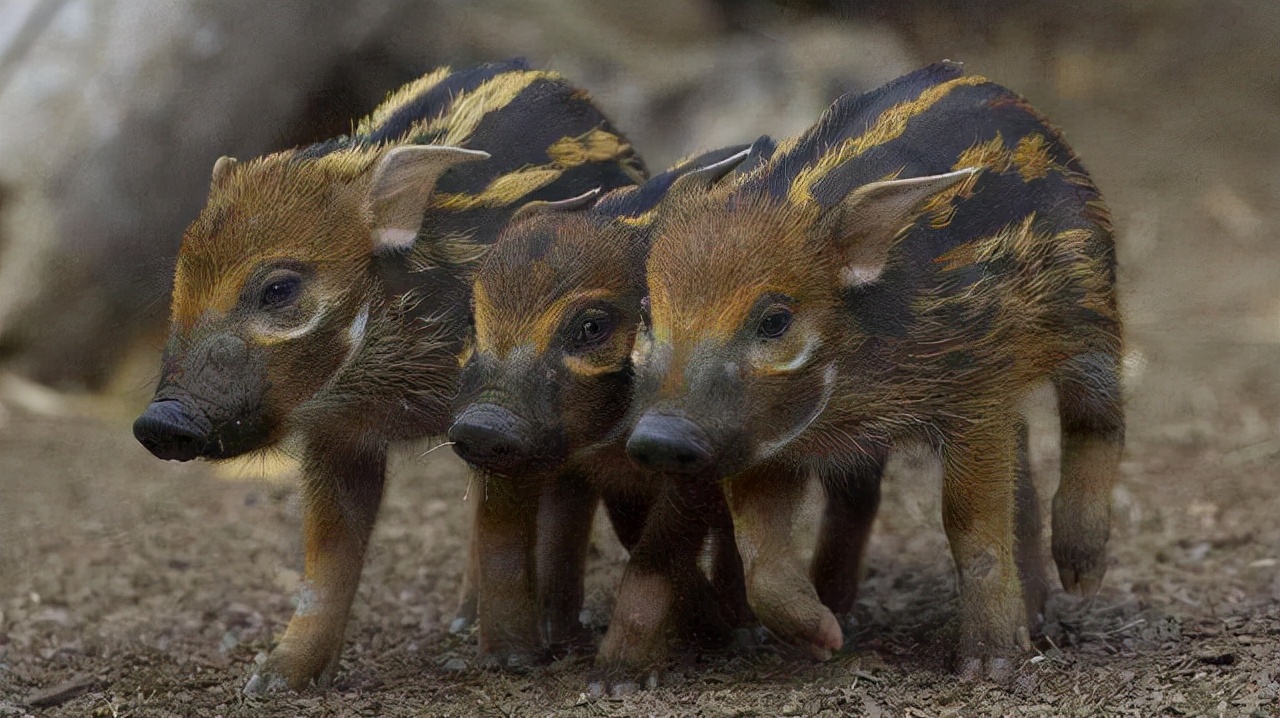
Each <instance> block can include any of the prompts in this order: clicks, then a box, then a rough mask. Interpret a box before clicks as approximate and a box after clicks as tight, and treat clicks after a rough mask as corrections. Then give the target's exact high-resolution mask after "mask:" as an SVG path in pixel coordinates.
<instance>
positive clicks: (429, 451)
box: [418, 441, 458, 459]
mask: <svg viewBox="0 0 1280 718" xmlns="http://www.w3.org/2000/svg"><path fill="white" fill-rule="evenodd" d="M456 443H458V442H456V441H442V442H440V443H439V444H436V445H435V446H433V447H431V448H430V449H427V450H426V451H424V452H422V453H421V454H418V458H419V459H421V458H422V457H424V456H426V455H427V454H430V453H431V452H433V451H435V450H436V449H443V448H444V447H446V446H453V445H454V444H456Z"/></svg>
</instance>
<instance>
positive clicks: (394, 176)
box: [369, 145, 489, 250]
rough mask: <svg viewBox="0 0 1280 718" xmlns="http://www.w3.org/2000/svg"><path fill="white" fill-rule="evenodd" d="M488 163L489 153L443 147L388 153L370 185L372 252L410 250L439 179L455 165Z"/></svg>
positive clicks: (418, 146)
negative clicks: (479, 161)
mask: <svg viewBox="0 0 1280 718" xmlns="http://www.w3.org/2000/svg"><path fill="white" fill-rule="evenodd" d="M487 159H489V153H488V152H481V151H480V150H468V149H463V148H461V147H449V146H445V145H408V146H404V147H395V148H393V149H391V150H388V151H387V153H386V154H384V155H383V156H382V159H380V160H378V164H377V165H376V166H374V168H373V179H372V180H371V182H370V185H369V209H370V211H371V212H372V213H373V244H374V249H375V250H377V249H408V248H409V247H411V246H413V241H414V239H416V238H417V236H418V229H419V228H421V227H422V214H423V212H425V211H426V208H427V200H429V199H431V193H432V192H433V191H434V190H435V187H436V181H437V180H439V179H440V175H442V174H444V173H445V171H446V170H448V169H449V168H451V167H453V166H455V165H459V164H462V163H464V162H475V161H476V160H487Z"/></svg>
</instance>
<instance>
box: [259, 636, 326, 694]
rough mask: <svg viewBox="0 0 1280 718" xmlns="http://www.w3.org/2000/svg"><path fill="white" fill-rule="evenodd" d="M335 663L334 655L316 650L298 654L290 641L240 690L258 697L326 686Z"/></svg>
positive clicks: (281, 646) (280, 647)
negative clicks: (328, 656) (324, 654)
mask: <svg viewBox="0 0 1280 718" xmlns="http://www.w3.org/2000/svg"><path fill="white" fill-rule="evenodd" d="M337 663H338V661H337V656H336V655H335V656H334V657H333V658H332V659H330V660H325V656H323V655H321V652H319V651H317V652H315V653H313V654H304V653H298V652H295V651H293V650H291V646H290V644H288V643H282V644H280V645H279V646H277V647H276V649H275V650H274V651H272V652H271V655H270V656H269V657H268V658H267V660H266V662H264V663H263V664H262V665H261V666H260V667H259V668H258V670H256V671H255V672H254V674H253V675H252V676H251V677H250V678H249V681H248V682H247V683H245V686H244V689H243V693H244V694H245V695H247V696H261V695H266V694H268V693H279V692H282V691H287V690H290V689H292V690H295V691H299V692H301V691H305V690H308V689H310V688H321V689H324V688H328V687H329V680H330V678H332V676H333V672H334V670H335V669H336V668H337Z"/></svg>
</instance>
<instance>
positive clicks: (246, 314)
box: [133, 146, 488, 461]
mask: <svg viewBox="0 0 1280 718" xmlns="http://www.w3.org/2000/svg"><path fill="white" fill-rule="evenodd" d="M487 156H488V155H486V154H485V153H483V152H476V151H471V150H465V149H461V148H457V147H443V146H409V147H397V148H394V149H390V150H385V149H376V148H375V149H371V150H368V151H343V152H335V153H332V154H330V155H326V156H324V157H320V158H304V157H302V156H299V155H298V154H297V153H295V152H286V153H280V154H277V155H271V156H268V157H264V158H261V159H257V160H253V161H251V162H246V163H237V162H236V161H235V160H232V159H230V158H226V157H224V158H222V159H220V160H218V162H217V164H215V165H214V169H213V182H212V188H211V190H210V195H209V199H208V203H207V205H206V206H205V208H204V210H203V211H202V212H201V213H200V216H199V217H198V218H197V219H196V220H195V222H193V223H192V224H191V226H190V227H189V228H188V229H187V232H186V234H185V236H184V237H183V242H182V247H181V250H180V251H179V255H178V263H177V270H176V273H175V276H174V288H173V298H172V306H171V317H170V329H169V338H168V343H167V345H166V347H165V351H164V359H163V366H162V373H161V378H160V382H159V386H158V387H157V388H156V393H155V396H154V399H153V401H152V402H151V404H150V405H149V406H148V407H147V408H146V410H145V411H144V412H143V413H142V415H141V416H140V417H138V419H137V421H136V422H135V423H134V427H133V428H134V435H135V436H136V437H137V439H138V441H139V442H141V443H142V445H143V446H145V447H146V448H147V449H148V450H149V451H150V452H151V453H153V454H155V455H156V456H158V457H160V458H162V459H174V460H179V461H186V460H189V459H194V458H209V459H220V458H228V457H233V456H237V455H239V454H243V453H246V452H250V451H254V450H257V449H261V448H265V447H268V446H270V445H272V444H274V443H276V442H277V441H279V440H280V439H281V438H283V437H284V436H285V435H287V434H288V433H289V431H290V430H291V428H293V427H292V426H291V423H290V421H289V419H290V415H291V413H292V412H293V411H294V410H295V409H296V408H297V407H298V406H299V405H300V404H301V403H303V402H304V401H306V400H307V399H308V398H310V397H312V396H314V395H315V394H316V393H317V392H318V391H319V390H320V389H321V388H322V387H324V386H325V384H326V383H327V382H329V381H330V379H331V378H332V377H333V376H334V374H335V372H337V371H338V370H339V368H340V367H341V366H342V365H343V364H344V363H345V362H347V361H350V360H351V359H352V357H353V356H354V355H355V354H356V353H357V352H358V351H359V349H360V348H361V346H362V345H363V343H364V342H365V340H366V334H367V333H368V332H369V331H370V328H371V324H372V321H373V320H372V318H371V317H370V309H371V307H370V301H371V297H372V296H373V293H372V291H371V282H372V279H371V274H370V263H371V260H372V256H373V254H374V252H375V251H376V250H378V249H380V248H405V247H408V246H409V245H411V244H412V243H413V241H414V237H415V236H416V235H417V233H418V230H419V227H420V225H421V223H422V218H423V213H424V210H425V209H426V206H427V202H428V200H429V198H430V196H431V192H432V189H433V188H434V186H435V182H436V180H437V179H438V178H439V176H440V175H441V174H442V173H443V172H444V171H446V170H447V169H448V168H449V167H451V166H454V165H456V164H458V163H460V162H469V161H474V160H479V159H483V158H485V157H487Z"/></svg>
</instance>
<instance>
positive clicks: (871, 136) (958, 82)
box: [779, 75, 987, 204]
mask: <svg viewBox="0 0 1280 718" xmlns="http://www.w3.org/2000/svg"><path fill="white" fill-rule="evenodd" d="M986 81H987V79H986V78H985V77H982V76H979V75H968V76H965V77H958V78H956V79H954V80H951V81H950V82H944V83H942V84H940V85H935V86H934V87H930V88H929V89H927V90H925V91H924V92H922V93H920V95H919V96H918V97H916V98H915V99H913V100H908V101H906V102H900V103H898V104H896V105H894V106H892V107H890V108H889V109H887V110H885V111H884V112H882V113H880V116H879V117H878V118H876V121H875V123H874V124H872V125H871V126H870V127H868V128H867V131H866V132H863V133H862V134H860V135H858V136H856V137H850V138H849V139H847V140H845V141H843V142H841V143H840V145H839V146H838V147H835V148H833V149H832V150H831V151H830V152H828V153H826V154H824V155H823V156H822V157H821V158H820V159H819V160H818V161H817V162H816V163H814V164H813V165H810V166H809V167H806V168H804V169H803V170H801V171H800V173H799V174H798V175H796V178H795V180H794V181H793V182H792V183H791V189H790V191H789V192H788V193H787V199H788V200H789V201H791V202H794V203H796V204H811V203H813V202H814V199H813V191H812V190H813V185H814V184H816V183H817V182H818V181H819V180H821V179H822V178H823V177H826V176H827V175H828V174H830V173H831V171H832V170H834V169H835V168H837V167H839V166H840V165H843V164H844V163H845V162H848V161H849V160H851V159H854V158H855V157H858V156H859V155H861V154H863V153H864V152H866V151H867V150H869V149H871V148H873V147H879V146H880V145H883V144H886V143H888V142H892V141H893V140H895V139H897V138H899V137H901V136H902V133H903V132H905V131H906V129H907V123H908V122H909V121H910V120H911V119H912V118H913V117H916V116H918V115H920V114H922V113H924V112H925V111H926V110H928V109H929V108H930V107H933V106H934V105H935V104H937V102H938V101H939V100H941V99H942V98H944V97H946V96H947V95H948V94H950V93H951V91H952V90H954V89H956V88H958V87H965V86H972V85H980V84H982V83H984V82H986ZM781 149H782V148H779V150H781Z"/></svg>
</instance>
